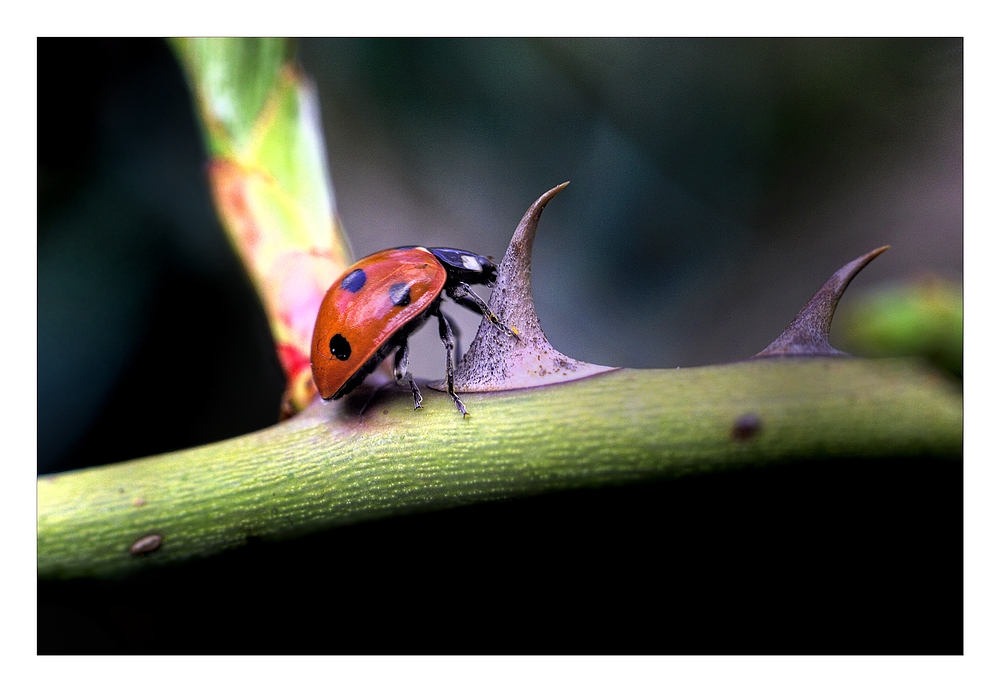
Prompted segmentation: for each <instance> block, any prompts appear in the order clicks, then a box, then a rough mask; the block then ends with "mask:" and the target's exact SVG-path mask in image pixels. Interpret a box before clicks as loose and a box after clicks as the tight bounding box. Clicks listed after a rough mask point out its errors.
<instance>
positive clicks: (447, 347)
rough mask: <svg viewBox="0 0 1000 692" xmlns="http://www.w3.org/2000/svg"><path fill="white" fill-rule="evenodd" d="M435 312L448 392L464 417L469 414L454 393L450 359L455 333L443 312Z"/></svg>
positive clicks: (452, 363)
mask: <svg viewBox="0 0 1000 692" xmlns="http://www.w3.org/2000/svg"><path fill="white" fill-rule="evenodd" d="M435 314H436V315H437V318H438V334H440V335H441V343H443V344H444V351H445V361H444V371H445V374H446V379H447V381H448V393H449V394H450V395H451V398H452V399H453V400H454V402H455V406H456V407H458V410H459V411H461V413H462V417H463V418H465V417H466V416H467V415H469V412H468V411H466V410H465V404H463V403H462V400H461V399H459V398H458V394H455V365H454V362H453V360H452V352H453V351H454V350H455V334H454V332H453V330H452V326H451V322H450V321H449V320H448V318H447V317H445V316H444V313H442V312H441V310H440V309H439V310H438V311H437V312H436V313H435Z"/></svg>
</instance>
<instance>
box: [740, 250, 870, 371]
mask: <svg viewBox="0 0 1000 692" xmlns="http://www.w3.org/2000/svg"><path fill="white" fill-rule="evenodd" d="M888 249H889V246H888V245H885V246H883V247H880V248H877V249H875V250H872V251H871V252H869V253H868V254H866V255H862V256H861V257H858V258H857V259H856V260H854V261H853V262H848V263H847V264H845V265H844V266H843V267H841V268H840V271H838V272H837V273H836V274H834V275H833V276H831V277H830V278H829V279H827V281H826V283H825V284H823V286H822V288H820V289H819V290H818V291H816V294H815V295H814V296H813V297H812V298H810V299H809V302H808V303H806V304H805V307H803V308H802V309H801V310H800V311H799V314H798V315H796V316H795V319H794V320H792V323H791V324H789V325H788V327H787V328H786V329H785V331H783V332H782V333H781V336H779V337H778V338H777V339H775V340H774V341H772V342H771V345H770V346H768V347H767V348H765V349H764V350H763V351H761V352H760V353H758V354H757V355H755V356H754V358H766V357H769V356H846V355H849V354H847V353H844V352H843V351H838V350H837V349H835V348H834V347H833V346H831V345H830V324H831V323H832V322H833V313H834V312H836V310H837V303H839V302H840V297H841V296H842V295H844V291H845V290H846V289H847V286H848V284H850V283H851V280H852V279H853V278H854V277H855V276H857V274H858V272H860V271H861V270H862V269H864V268H865V266H866V265H867V264H868V263H869V262H871V261H872V260H873V259H875V258H876V257H878V256H879V255H881V254H882V253H883V252H885V251H886V250H888Z"/></svg>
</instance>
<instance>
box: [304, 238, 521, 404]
mask: <svg viewBox="0 0 1000 692" xmlns="http://www.w3.org/2000/svg"><path fill="white" fill-rule="evenodd" d="M495 280H496V267H495V266H494V265H493V263H492V262H491V261H490V260H489V259H487V258H486V257H483V256H482V255H477V254H475V253H472V252H467V251H465V250H456V249H453V248H423V247H402V248H394V249H392V250H382V251H381V252H376V253H375V254H372V255H369V256H368V257H365V258H364V259H361V260H359V261H358V262H356V263H355V264H353V265H351V266H350V267H348V268H347V270H346V271H345V272H344V273H343V274H342V275H341V276H340V278H338V279H337V280H336V281H335V282H334V283H333V285H332V286H331V287H330V290H329V291H327V293H326V296H325V297H324V298H323V302H322V304H321V305H320V308H319V314H318V316H317V318H316V327H315V329H314V330H313V339H312V355H311V362H312V371H313V379H314V380H315V381H316V387H317V388H318V389H319V393H320V395H321V396H322V397H323V398H324V399H338V398H340V397H342V396H344V395H345V394H347V393H349V392H350V391H352V390H353V389H354V388H355V387H357V386H358V385H359V384H361V382H362V381H364V379H365V377H367V376H368V375H369V374H370V373H371V372H372V371H373V370H374V369H375V368H376V367H378V364H379V363H381V362H382V361H383V360H384V359H385V358H386V357H387V356H388V355H389V354H390V353H392V352H393V351H396V358H395V367H394V374H395V377H396V381H397V382H398V383H399V384H402V383H403V381H404V380H406V382H407V383H408V384H409V386H410V390H411V392H412V394H413V408H414V409H418V408H422V406H421V401H422V400H423V397H422V396H421V395H420V390H419V389H418V388H417V385H416V384H415V383H414V381H413V376H412V375H410V374H409V373H408V372H407V371H406V365H407V358H408V355H409V349H408V346H407V338H408V337H409V335H410V334H411V333H413V332H414V331H415V330H416V329H417V328H419V327H420V326H421V325H422V324H423V323H424V322H426V321H427V320H428V319H429V318H430V317H431V316H432V315H434V316H436V317H437V318H438V328H439V333H440V336H441V341H442V343H444V346H445V370H446V375H447V383H448V393H449V394H450V395H451V397H452V399H453V400H454V402H455V406H456V407H457V408H458V410H459V411H460V412H461V413H462V415H463V416H465V415H468V411H466V409H465V405H464V404H463V403H462V400H461V399H459V398H458V396H457V395H456V394H455V388H454V364H453V358H452V353H453V351H454V349H455V336H454V328H453V327H452V325H451V322H450V321H449V320H448V318H447V317H446V316H445V315H444V314H443V313H442V312H441V308H440V306H441V294H442V292H444V293H447V295H448V296H449V297H450V298H451V299H452V300H454V301H455V302H456V303H458V304H459V305H461V306H463V307H465V308H468V309H470V310H473V311H475V312H478V313H479V314H481V315H483V316H485V317H486V318H487V319H489V321H490V322H491V323H493V324H494V325H496V326H497V327H498V328H499V329H501V330H502V331H504V332H505V333H507V334H510V335H511V336H513V337H514V338H517V332H516V331H515V330H513V329H510V328H508V327H506V326H504V325H502V324H500V321H499V320H498V319H497V317H496V315H495V314H493V311H491V310H490V309H489V308H488V307H487V306H486V303H484V302H483V300H482V299H481V298H480V297H479V296H477V295H476V294H475V293H474V292H473V291H472V288H471V287H470V286H469V284H485V285H488V286H492V285H493V282H494V281H495Z"/></svg>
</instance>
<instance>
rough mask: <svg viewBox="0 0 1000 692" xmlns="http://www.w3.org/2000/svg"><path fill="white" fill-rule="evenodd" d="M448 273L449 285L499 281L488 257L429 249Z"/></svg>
mask: <svg viewBox="0 0 1000 692" xmlns="http://www.w3.org/2000/svg"><path fill="white" fill-rule="evenodd" d="M427 249H428V250H429V251H430V253H431V254H432V255H434V256H435V257H437V260H438V262H440V263H441V265H442V266H443V267H444V269H445V271H446V272H448V279H449V283H454V284H458V283H467V284H485V285H486V286H492V285H493V284H494V283H496V280H497V268H496V266H495V265H494V264H493V263H492V262H491V261H490V260H489V258H487V257H483V256H482V255H477V254H475V253H472V252H468V251H466V250H456V249H454V248H450V247H431V248H427Z"/></svg>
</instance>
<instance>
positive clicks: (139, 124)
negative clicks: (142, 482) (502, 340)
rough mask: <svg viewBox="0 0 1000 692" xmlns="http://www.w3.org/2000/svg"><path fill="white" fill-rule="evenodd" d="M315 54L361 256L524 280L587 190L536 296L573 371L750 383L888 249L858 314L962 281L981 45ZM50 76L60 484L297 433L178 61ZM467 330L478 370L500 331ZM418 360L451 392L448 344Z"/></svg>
mask: <svg viewBox="0 0 1000 692" xmlns="http://www.w3.org/2000/svg"><path fill="white" fill-rule="evenodd" d="M298 56H299V60H300V63H301V65H302V68H303V70H304V71H305V72H306V73H307V74H309V75H311V76H312V77H313V78H314V79H315V81H316V83H317V87H318V91H319V98H320V104H321V107H322V112H323V117H324V132H325V136H326V144H327V149H328V153H329V161H330V170H331V174H332V178H333V184H334V188H335V191H336V197H337V207H338V211H339V213H340V216H341V218H342V220H343V223H344V226H345V228H346V230H347V232H348V234H349V236H350V238H351V242H352V245H353V248H354V252H355V256H356V257H361V256H363V255H366V254H368V253H370V252H373V251H375V250H378V249H382V248H385V247H391V246H395V245H403V244H414V243H419V244H424V245H445V246H454V247H460V248H466V249H470V250H475V251H477V252H480V253H483V254H490V255H494V256H495V257H497V258H499V257H501V256H502V254H503V252H504V249H505V247H506V243H507V241H508V240H509V237H510V234H511V232H512V231H513V229H514V226H515V225H516V223H517V221H518V220H519V219H520V217H521V215H522V214H523V212H524V211H525V209H527V207H528V206H529V205H530V204H531V202H533V201H534V200H535V199H536V198H537V197H538V196H539V195H540V194H541V193H542V192H544V191H546V190H548V189H549V188H551V187H552V186H554V185H556V184H558V183H560V182H563V181H565V180H570V181H572V184H571V185H570V186H569V187H568V188H567V189H566V190H565V191H564V192H563V193H561V194H560V195H559V196H558V197H557V198H556V199H555V200H554V201H553V202H552V203H551V204H550V205H549V206H548V207H547V209H546V211H545V214H544V215H543V217H542V221H541V225H540V227H539V234H538V238H537V240H536V244H535V261H534V272H533V276H532V280H533V283H534V293H535V299H536V302H537V307H538V314H539V317H540V319H541V321H542V325H543V327H544V329H545V330H546V333H547V334H548V336H549V338H550V340H551V341H552V343H553V345H554V346H555V347H556V348H558V349H560V350H562V351H563V352H565V353H567V354H569V355H571V356H574V357H576V358H579V359H582V360H588V361H592V362H597V363H602V364H607V365H622V366H629V367H676V366H694V365H703V364H709V363H716V362H724V361H730V360H737V359H741V358H746V357H749V356H751V355H753V354H754V353H756V352H757V351H759V350H760V349H761V348H763V347H764V346H766V345H767V344H768V343H769V342H770V341H771V340H772V339H773V338H774V337H775V336H777V335H778V334H779V333H780V332H781V330H782V329H783V328H784V327H785V326H786V325H787V324H788V322H789V321H790V320H791V319H792V317H794V315H795V313H796V312H797V311H798V309H799V308H800V307H801V306H802V304H803V303H804V302H805V301H806V300H807V299H808V298H809V297H810V296H811V295H812V293H813V292H814V291H815V290H816V289H818V288H819V286H820V285H821V284H822V283H823V281H825V280H826V278H827V277H828V276H829V275H830V274H831V273H833V272H834V271H835V270H836V269H838V268H839V267H840V266H841V265H842V264H844V263H845V262H847V261H849V260H851V259H853V258H855V257H857V256H858V255H860V254H862V253H864V252H867V251H869V250H871V249H873V248H875V247H878V246H880V245H884V244H890V245H892V246H893V247H892V250H890V251H889V252H888V253H886V254H885V255H883V256H881V257H879V258H878V259H877V260H876V261H875V262H874V263H873V264H872V265H871V266H870V267H869V268H868V269H867V270H865V272H863V273H862V274H861V275H860V276H859V277H858V278H857V279H856V280H855V282H854V284H853V285H852V288H851V289H850V290H849V291H848V292H847V295H846V297H845V299H844V301H843V306H844V309H845V310H849V309H850V305H851V302H852V301H854V300H856V299H857V297H858V296H859V295H862V294H863V293H864V291H865V289H867V288H873V287H876V286H879V285H883V284H892V283H893V282H899V281H903V280H910V279H919V278H920V277H926V276H929V275H935V276H939V277H943V278H945V279H949V280H951V281H955V282H960V281H961V279H962V250H963V244H962V230H963V226H962V224H963V206H962V204H963V203H962V194H963V192H962V190H963V173H962V165H963V163H962V146H963V130H962V117H963V114H962V70H963V58H962V41H961V40H960V39H954V40H951V39H934V40H911V39H857V40H825V39H824V40H814V39H809V40H792V39H778V40H763V39H747V40H732V39H725V40H714V39H712V40H705V39H681V40H663V39H642V40H623V39H587V40H576V39H558V40H547V39H544V40H543V39H510V40H506V39H504V40H492V39H490V40H483V39H475V40H458V39H447V40H440V39H401V40H400V39H392V40H382V39H326V40H303V41H300V42H298ZM38 79H39V82H38V86H39V89H38V92H39V103H38V111H39V123H38V140H39V145H38V147H39V151H38V170H39V174H38V189H39V193H38V213H39V229H38V364H39V365H38V443H39V454H38V470H39V472H40V473H44V472H51V471H56V470H60V469H67V468H74V467H79V466H88V465H93V464H102V463H109V462H113V461H118V460H122V459H128V458H133V457H136V456H141V455H146V454H153V453H158V452H163V451H169V450H171V449H178V448H183V447H188V446H191V445H194V444H201V443H205V442H210V441H213V440H217V439H224V438H226V437H230V436H232V435H236V434H240V433H243V432H249V431H251V430H254V429H258V428H261V427H264V426H266V425H269V424H271V423H273V422H274V421H275V420H276V417H277V410H278V403H279V399H280V396H281V390H282V379H281V372H280V368H279V367H278V364H277V360H276V358H275V356H274V354H273V351H272V348H271V345H270V336H269V333H268V330H267V324H266V321H265V319H264V317H263V314H262V312H261V310H260V307H259V306H258V305H257V303H256V299H255V296H254V294H253V292H252V290H251V288H250V285H249V282H248V280H247V279H246V277H245V276H243V274H242V270H241V268H240V266H239V264H238V262H237V260H236V259H235V257H234V255H233V254H232V252H231V251H230V249H229V247H228V245H227V243H226V240H225V238H224V237H223V235H222V232H221V230H220V228H219V223H218V221H217V219H216V217H215V213H214V211H213V209H212V206H211V202H210V199H209V194H208V190H207V185H206V175H205V154H204V150H203V147H202V143H201V141H200V140H199V135H198V130H197V127H196V126H195V123H194V111H193V108H192V106H191V103H190V99H189V96H188V93H187V89H186V86H185V84H184V82H183V79H182V76H181V73H180V69H179V68H178V66H177V65H176V63H175V61H174V58H173V56H172V55H171V53H170V51H169V50H168V49H167V47H166V44H165V43H163V42H162V41H158V40H152V39H149V40H125V39H116V40H103V39H101V40H99V39H82V40H78V39H73V40H69V39H42V40H39V42H38ZM448 312H449V315H451V316H452V317H454V318H456V319H457V320H458V322H459V325H460V328H461V330H462V333H463V335H464V338H463V346H464V345H465V344H467V343H468V339H470V338H471V337H472V335H473V334H474V332H475V328H476V324H477V319H476V318H475V316H473V315H471V314H469V313H466V311H464V310H462V309H460V308H457V307H452V308H451V309H450V310H449V311H448ZM833 344H834V346H838V347H841V348H845V347H846V345H845V344H844V342H843V340H842V338H841V337H840V336H839V335H838V322H837V321H836V320H835V322H834V330H833ZM411 348H412V349H413V355H412V357H411V362H412V366H413V368H414V370H415V372H416V374H417V375H418V376H421V377H426V378H437V377H440V375H441V373H442V372H443V358H444V355H443V349H442V348H441V346H440V343H439V341H438V339H437V335H436V331H435V330H433V329H429V330H424V331H423V332H421V333H420V334H418V336H417V337H415V339H414V340H413V341H412V342H411ZM959 367H960V366H959Z"/></svg>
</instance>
